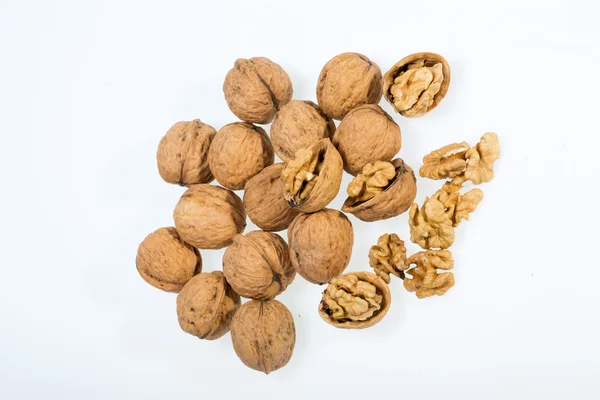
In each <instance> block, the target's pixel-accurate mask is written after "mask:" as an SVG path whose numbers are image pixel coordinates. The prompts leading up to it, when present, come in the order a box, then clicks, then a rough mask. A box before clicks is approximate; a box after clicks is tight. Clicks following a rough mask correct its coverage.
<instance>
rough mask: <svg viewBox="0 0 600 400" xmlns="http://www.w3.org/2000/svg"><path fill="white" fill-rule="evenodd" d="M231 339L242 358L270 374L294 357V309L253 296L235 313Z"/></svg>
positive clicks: (253, 366) (236, 351)
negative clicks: (252, 298)
mask: <svg viewBox="0 0 600 400" xmlns="http://www.w3.org/2000/svg"><path fill="white" fill-rule="evenodd" d="M231 341H232V343H233V349H234V350H235V353H236V354H237V356H238V357H239V359H240V360H241V361H242V362H243V363H244V364H245V365H246V366H247V367H249V368H252V369H254V370H256V371H262V372H264V373H266V374H268V373H270V372H273V371H275V370H278V369H279V368H282V367H284V366H285V365H286V364H287V363H288V362H289V361H290V359H291V358H292V354H293V353H294V346H295V344H296V327H295V325H294V318H293V317H292V313H291V312H290V310H288V309H287V307H286V306H284V305H283V304H281V303H280V302H278V301H277V300H269V301H258V300H251V301H248V302H247V303H244V305H242V306H241V307H240V309H239V310H238V311H237V312H236V313H235V316H234V317H233V321H232V323H231Z"/></svg>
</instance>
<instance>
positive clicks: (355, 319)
mask: <svg viewBox="0 0 600 400" xmlns="http://www.w3.org/2000/svg"><path fill="white" fill-rule="evenodd" d="M391 302H392V297H391V295H390V290H389V288H388V286H387V284H386V283H385V282H384V281H383V279H381V278H380V277H378V276H377V275H375V274H373V273H371V272H351V273H348V274H344V275H342V276H339V277H337V278H333V279H332V280H331V282H329V285H327V288H326V289H325V291H324V292H323V299H322V300H321V303H320V304H319V315H320V316H321V318H323V320H324V321H325V322H327V323H329V324H331V325H333V326H335V327H336V328H346V329H361V328H367V327H369V326H373V325H375V324H376V323H378V322H379V321H381V319H382V318H383V317H384V316H385V314H386V313H387V312H388V309H389V308H390V304H391Z"/></svg>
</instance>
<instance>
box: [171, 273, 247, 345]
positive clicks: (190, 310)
mask: <svg viewBox="0 0 600 400" xmlns="http://www.w3.org/2000/svg"><path fill="white" fill-rule="evenodd" d="M240 303H241V300H240V296H239V295H238V294H237V293H235V292H234V291H233V290H232V289H231V287H230V286H229V284H228V283H227V281H226V280H225V277H224V276H223V273H222V272H220V271H213V272H211V273H202V274H198V275H196V276H194V277H193V278H192V279H190V281H189V282H188V283H186V284H185V286H184V287H183V289H181V292H179V294H178V295H177V318H178V320H179V326H180V327H181V329H183V330H184V331H185V332H187V333H189V334H190V335H194V336H197V337H199V338H200V339H207V340H215V339H218V338H220V337H221V336H223V335H224V334H226V333H227V332H228V331H229V325H230V324H231V320H232V318H233V315H234V314H235V313H236V311H237V309H238V308H239V306H240Z"/></svg>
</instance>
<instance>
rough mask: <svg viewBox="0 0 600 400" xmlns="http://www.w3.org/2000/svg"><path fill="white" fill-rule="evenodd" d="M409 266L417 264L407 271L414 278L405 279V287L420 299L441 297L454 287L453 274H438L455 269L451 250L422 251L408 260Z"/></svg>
mask: <svg viewBox="0 0 600 400" xmlns="http://www.w3.org/2000/svg"><path fill="white" fill-rule="evenodd" d="M408 264H409V265H412V264H415V265H416V267H413V268H411V269H409V270H408V271H406V274H407V275H410V276H411V277H412V278H408V277H406V279H404V287H405V288H406V290H408V291H409V292H416V295H417V297H418V298H419V299H423V298H425V297H430V296H433V295H438V296H441V295H443V294H444V293H446V292H447V291H448V290H449V289H450V288H451V287H452V286H454V274H453V273H452V272H446V273H442V274H440V273H439V272H437V270H438V269H441V270H450V269H452V268H453V267H454V260H453V259H452V253H451V252H450V250H427V251H420V252H418V253H415V254H413V255H412V256H410V257H409V258H408Z"/></svg>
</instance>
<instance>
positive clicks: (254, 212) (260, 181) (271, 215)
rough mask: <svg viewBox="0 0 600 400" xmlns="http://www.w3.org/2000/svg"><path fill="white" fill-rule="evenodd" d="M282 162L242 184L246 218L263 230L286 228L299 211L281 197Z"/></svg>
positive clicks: (282, 185)
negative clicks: (244, 184)
mask: <svg viewBox="0 0 600 400" xmlns="http://www.w3.org/2000/svg"><path fill="white" fill-rule="evenodd" d="M283 167H284V165H283V164H282V163H278V164H273V165H270V166H268V167H267V168H265V169H263V170H262V171H260V172H259V173H258V174H257V175H255V176H254V177H253V178H252V179H250V180H249V181H248V182H247V183H246V186H244V207H245V208H246V212H247V213H248V218H250V220H251V221H252V222H254V224H255V225H256V226H258V227H259V228H260V229H262V230H264V231H280V230H282V229H287V227H288V226H289V225H290V224H291V223H292V220H293V219H294V218H295V217H296V215H298V214H299V213H300V211H299V210H297V209H296V208H292V207H291V206H290V205H289V204H288V202H287V201H286V200H285V198H284V197H283V187H284V183H283V179H282V178H281V171H282V170H283Z"/></svg>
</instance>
